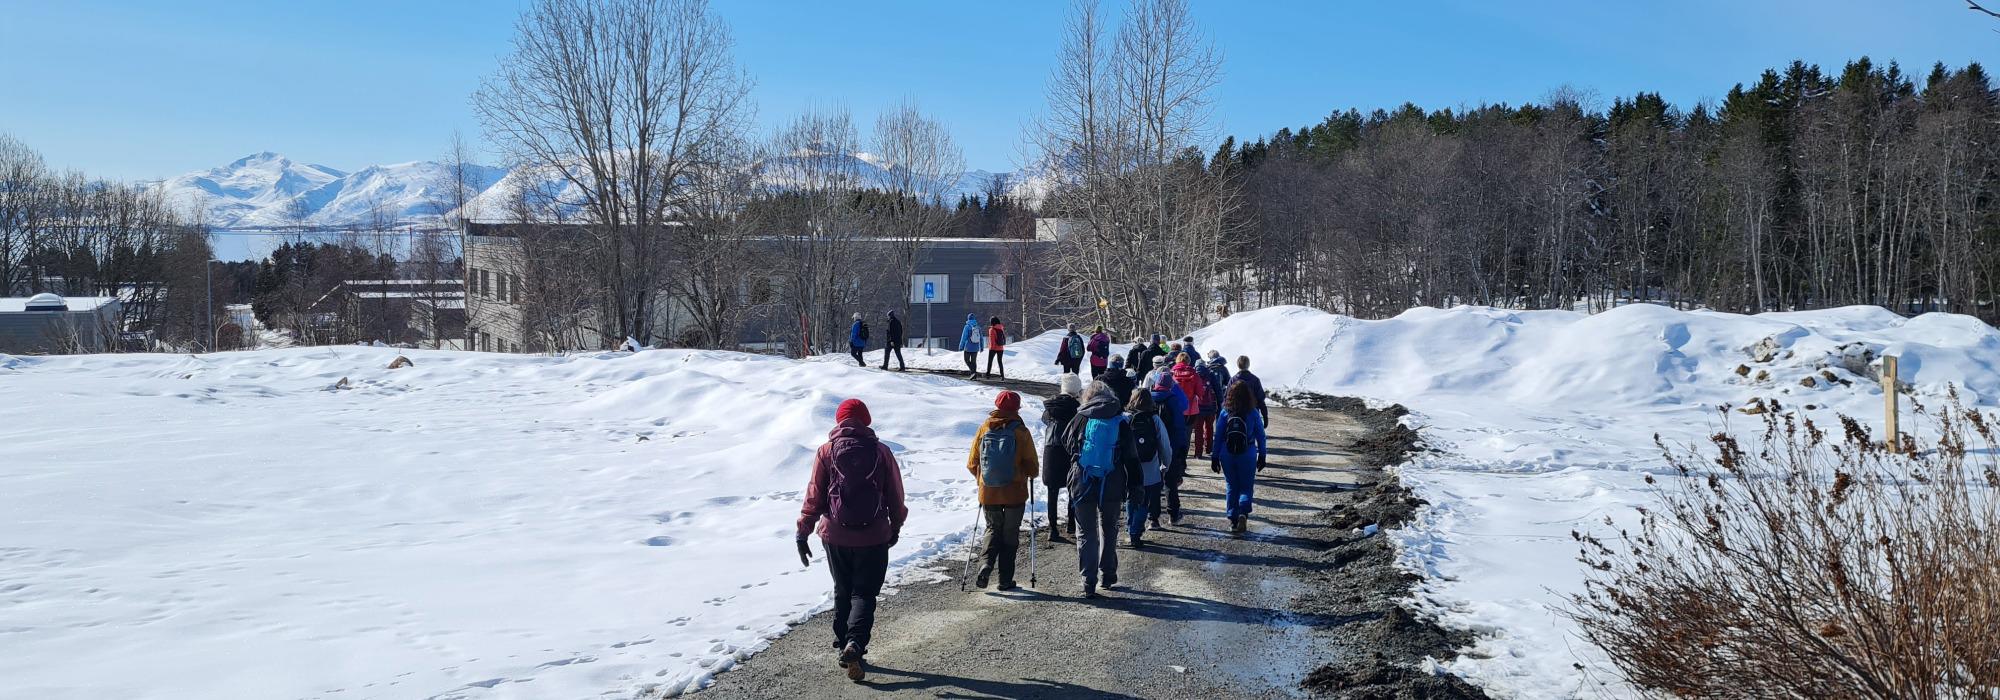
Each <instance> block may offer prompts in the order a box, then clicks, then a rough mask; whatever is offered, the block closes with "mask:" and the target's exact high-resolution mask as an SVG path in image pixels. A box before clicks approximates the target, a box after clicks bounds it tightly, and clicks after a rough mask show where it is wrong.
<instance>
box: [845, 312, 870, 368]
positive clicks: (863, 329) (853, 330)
mask: <svg viewBox="0 0 2000 700" xmlns="http://www.w3.org/2000/svg"><path fill="white" fill-rule="evenodd" d="M867 349H868V322H867V321H863V320H861V312H859V311H856V312H854V325H852V326H848V327H847V354H849V355H853V356H854V364H857V365H861V366H862V367H867V366H868V361H867V360H863V359H861V352H862V351H863V350H867Z"/></svg>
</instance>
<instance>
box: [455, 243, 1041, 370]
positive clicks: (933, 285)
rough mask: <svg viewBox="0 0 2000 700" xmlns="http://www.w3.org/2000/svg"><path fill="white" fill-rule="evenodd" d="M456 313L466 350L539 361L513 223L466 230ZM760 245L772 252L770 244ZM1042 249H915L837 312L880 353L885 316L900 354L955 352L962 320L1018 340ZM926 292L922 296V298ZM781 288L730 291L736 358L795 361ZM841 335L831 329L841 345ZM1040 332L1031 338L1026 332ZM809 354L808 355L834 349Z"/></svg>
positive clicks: (793, 326) (874, 254)
mask: <svg viewBox="0 0 2000 700" xmlns="http://www.w3.org/2000/svg"><path fill="white" fill-rule="evenodd" d="M467 226H468V228H467V231H466V233H467V236H466V256H465V260H466V285H465V289H466V311H467V321H466V322H467V331H468V333H467V335H468V341H467V342H468V347H469V349H474V350H486V351H493V352H540V351H544V350H546V349H547V348H542V347H538V345H539V343H537V342H536V341H535V340H534V339H533V338H531V337H529V335H530V334H528V333H525V332H524V330H523V328H522V326H523V323H522V316H521V314H522V313H523V308H522V304H521V302H522V299H521V290H522V286H523V277H524V270H523V267H524V263H525V257H524V256H525V255H526V253H524V252H523V247H522V244H521V241H520V238H519V236H518V235H516V232H518V231H520V230H521V229H520V228H519V226H520V225H518V224H483V223H472V224H468V225H467ZM899 243H900V242H898V241H895V240H892V239H886V238H863V239H858V240H855V241H852V242H851V245H853V246H855V247H856V250H857V252H858V256H857V257H859V258H861V259H864V260H867V259H874V260H888V259H892V257H891V256H892V252H893V251H894V249H895V246H897V245H898V244H899ZM757 244H758V245H770V246H771V247H772V248H773V249H774V251H775V249H776V247H777V245H778V244H777V243H776V242H770V243H765V242H762V241H759V242H758V243H757ZM1052 244H1053V241H1052V240H1047V239H1042V238H1037V239H986V238H938V239H928V240H924V241H923V242H922V246H921V247H920V248H919V250H918V252H917V260H916V265H915V273H914V274H912V275H911V276H910V278H909V279H908V280H890V281H888V282H886V283H885V284H883V285H881V286H880V287H879V288H874V289H858V290H856V293H857V297H858V298H857V299H856V300H855V301H854V302H853V303H851V304H846V305H845V306H846V307H848V308H849V309H850V310H851V311H853V312H859V313H861V314H862V315H863V317H864V318H865V319H867V321H868V324H869V327H870V328H871V329H872V330H873V336H872V342H871V346H872V347H880V346H881V342H882V338H883V335H884V333H885V331H886V328H885V326H886V323H887V319H886V314H887V312H889V311H891V310H894V311H896V312H897V314H898V315H900V316H902V318H903V329H904V335H905V336H906V338H907V340H906V341H905V342H906V347H909V348H912V349H917V348H923V347H925V346H926V344H927V343H928V344H930V345H931V346H933V347H937V348H939V349H943V350H953V351H955V350H957V349H958V338H959V329H960V328H961V327H963V326H964V325H965V318H966V315H967V314H972V315H974V316H975V317H977V318H978V319H979V320H980V322H981V324H982V325H983V324H984V323H985V322H986V321H987V320H988V319H990V318H993V317H995V316H998V317H1000V318H1001V319H1002V320H1003V321H1005V322H1006V323H1007V326H1008V328H1009V329H1010V330H1012V331H1015V334H1017V335H1018V334H1019V331H1020V330H1021V329H1020V322H1021V320H1022V319H1023V318H1024V317H1029V318H1032V317H1034V316H1035V315H1037V314H1038V312H1039V311H1040V309H1039V308H1037V307H1036V306H1035V302H1033V301H1031V300H1039V299H1042V298H1045V295H1042V294H1039V293H1037V292H1036V290H1037V289H1039V285H1040V284H1041V281H1040V280H1039V279H1037V275H1036V273H1035V270H1036V269H1038V266H1037V259H1038V256H1041V255H1044V254H1045V252H1046V250H1047V248H1048V247H1049V246H1050V245H1052ZM926 288H928V289H929V291H930V296H929V297H928V298H926V296H925V290H926ZM784 293H785V292H784V289H783V279H782V277H781V276H779V275H773V276H772V277H771V278H770V279H769V280H766V281H761V282H759V281H746V282H745V283H744V284H743V286H742V288H741V289H739V290H737V294H738V297H739V301H740V302H742V303H743V304H745V305H746V307H750V310H749V311H748V312H746V316H745V317H744V318H743V320H742V323H741V325H740V329H739V331H738V333H737V337H736V344H737V345H738V346H739V347H741V348H744V349H750V350H765V351H773V352H784V353H787V354H797V353H796V349H795V348H791V347H789V344H790V343H791V342H792V341H793V340H794V339H796V338H797V337H798V335H799V324H800V320H799V319H797V318H793V317H791V315H790V314H789V312H785V311H782V308H783V306H784V305H782V304H774V303H772V302H773V301H774V297H775V298H782V295H783V294H784ZM655 307H656V308H659V309H661V310H662V312H661V317H660V318H659V319H658V322H657V326H658V327H659V328H662V329H664V331H663V332H662V333H661V335H662V336H663V337H665V338H668V339H673V338H679V337H681V333H682V331H683V329H685V328H686V327H687V326H688V325H689V323H690V321H689V319H688V315H687V313H686V309H685V306H684V305H682V304H680V303H677V300H675V299H674V298H673V297H672V296H671V295H668V294H665V293H664V292H663V293H662V296H661V298H660V299H659V300H657V303H655ZM845 328H846V326H845V325H844V324H843V325H842V326H841V328H840V330H841V332H842V333H843V335H842V337H845V336H844V332H845ZM1036 330H1041V329H1036ZM843 349H844V346H843V347H842V348H814V350H815V351H816V352H829V351H836V350H843Z"/></svg>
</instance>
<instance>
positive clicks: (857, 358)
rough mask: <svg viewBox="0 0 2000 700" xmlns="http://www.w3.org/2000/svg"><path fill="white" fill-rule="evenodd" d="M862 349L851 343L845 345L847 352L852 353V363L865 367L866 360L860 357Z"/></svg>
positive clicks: (866, 364)
mask: <svg viewBox="0 0 2000 700" xmlns="http://www.w3.org/2000/svg"><path fill="white" fill-rule="evenodd" d="M862 350H863V348H857V347H854V346H852V345H849V346H847V354H849V355H852V356H853V357H854V364H857V365H861V366H863V367H867V366H868V361H867V360H863V359H861V353H862Z"/></svg>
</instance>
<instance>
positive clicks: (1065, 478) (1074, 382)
mask: <svg viewBox="0 0 2000 700" xmlns="http://www.w3.org/2000/svg"><path fill="white" fill-rule="evenodd" d="M1056 386H1057V387H1058V389H1057V390H1056V394H1055V395H1054V396H1050V397H1048V398H1046V399H1043V400H1042V434H1043V435H1047V436H1048V442H1045V443H1043V444H1042V486H1044V487H1046V488H1047V489H1048V492H1049V497H1048V499H1047V500H1045V501H1043V502H1044V503H1047V504H1049V541H1050V542H1063V541H1065V540H1064V539H1063V536H1062V533H1063V531H1062V529H1061V528H1058V527H1056V511H1057V510H1059V509H1058V507H1057V505H1056V504H1058V503H1062V501H1061V500H1058V499H1057V498H1056V496H1057V495H1058V494H1060V493H1062V489H1063V487H1064V486H1067V485H1069V467H1070V460H1072V459H1074V456H1072V455H1071V454H1070V453H1069V448H1067V447H1065V446H1064V445H1063V441H1062V440H1060V439H1059V438H1060V437H1061V436H1062V435H1063V433H1064V432H1066V431H1068V430H1069V422H1070V419H1072V418H1075V417H1076V409H1077V408H1079V407H1080V406H1082V403H1081V402H1079V401H1078V398H1077V397H1079V396H1081V395H1082V394H1083V379H1082V378H1080V377H1078V376H1076V375H1074V374H1065V375H1062V378H1061V379H1060V380H1059V381H1057V382H1056ZM1060 510H1069V509H1068V508H1067V507H1063V508H1060ZM1068 517H1069V521H1068V522H1069V533H1070V534H1072V535H1074V534H1076V512H1075V511H1070V512H1069V515H1068Z"/></svg>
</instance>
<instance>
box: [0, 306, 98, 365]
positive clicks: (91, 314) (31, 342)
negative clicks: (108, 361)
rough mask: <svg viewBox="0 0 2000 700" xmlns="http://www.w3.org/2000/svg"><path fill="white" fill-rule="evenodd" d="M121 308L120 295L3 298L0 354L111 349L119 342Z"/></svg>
mask: <svg viewBox="0 0 2000 700" xmlns="http://www.w3.org/2000/svg"><path fill="white" fill-rule="evenodd" d="M120 310H121V309H120V302H119V301H118V298H117V297H62V296H58V295H55V294H37V295H34V296H32V297H4V298H0V353H7V354H11V355H65V354H76V353H90V352H108V351H110V350H112V349H114V346H115V345H116V343H117V342H118V331H119V330H120V329H119V328H118V318H119V312H120Z"/></svg>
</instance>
